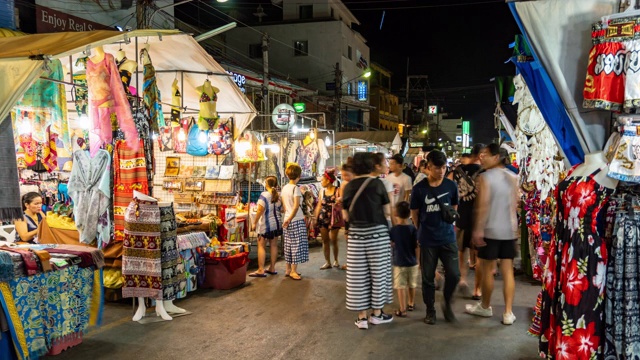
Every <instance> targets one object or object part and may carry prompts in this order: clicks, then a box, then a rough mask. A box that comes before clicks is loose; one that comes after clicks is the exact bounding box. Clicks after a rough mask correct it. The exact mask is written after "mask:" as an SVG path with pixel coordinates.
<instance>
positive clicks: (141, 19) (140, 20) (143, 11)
mask: <svg viewBox="0 0 640 360" xmlns="http://www.w3.org/2000/svg"><path fill="white" fill-rule="evenodd" d="M152 5H153V0H138V1H136V26H137V28H138V29H148V28H149V22H148V21H147V13H148V9H149V8H150V7H151V6H152Z"/></svg>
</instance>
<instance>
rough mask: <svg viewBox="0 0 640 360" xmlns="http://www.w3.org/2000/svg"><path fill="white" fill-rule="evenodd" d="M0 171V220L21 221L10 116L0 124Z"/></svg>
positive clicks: (16, 166) (16, 167) (16, 165)
mask: <svg viewBox="0 0 640 360" xmlns="http://www.w3.org/2000/svg"><path fill="white" fill-rule="evenodd" d="M0 169H2V171H0V199H2V201H1V202H0V220H1V221H13V220H17V219H22V216H23V215H22V205H21V203H20V187H19V185H18V184H19V179H18V164H17V160H16V149H15V143H14V142H13V130H12V128H11V116H10V115H9V116H7V117H6V118H5V119H4V121H2V122H0Z"/></svg>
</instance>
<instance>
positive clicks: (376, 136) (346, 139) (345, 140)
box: [336, 131, 402, 151]
mask: <svg viewBox="0 0 640 360" xmlns="http://www.w3.org/2000/svg"><path fill="white" fill-rule="evenodd" d="M362 143H369V144H381V145H384V146H386V147H388V148H391V149H392V150H395V151H399V150H400V148H401V147H402V139H401V138H400V134H398V132H397V131H347V132H339V133H336V144H338V145H350V144H353V145H357V144H362Z"/></svg>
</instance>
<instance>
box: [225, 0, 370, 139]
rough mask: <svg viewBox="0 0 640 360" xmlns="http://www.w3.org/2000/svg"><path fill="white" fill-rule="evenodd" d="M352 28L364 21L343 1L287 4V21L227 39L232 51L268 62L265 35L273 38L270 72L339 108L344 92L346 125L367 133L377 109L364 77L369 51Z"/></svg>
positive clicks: (284, 18) (290, 0) (243, 30)
mask: <svg viewBox="0 0 640 360" xmlns="http://www.w3.org/2000/svg"><path fill="white" fill-rule="evenodd" d="M352 24H359V22H358V20H357V19H356V18H355V16H354V15H353V14H352V13H351V12H350V11H349V9H347V7H346V6H345V5H344V4H343V3H342V2H341V1H337V0H283V2H282V21H277V22H270V23H264V22H263V23H258V24H256V25H254V26H251V27H239V28H236V29H233V30H230V31H228V32H227V33H225V36H224V38H225V43H226V46H228V47H229V48H230V50H231V51H232V52H234V53H241V54H244V55H246V56H248V57H249V58H251V59H253V60H255V61H262V56H263V53H262V33H266V34H268V36H269V38H270V40H269V53H268V57H269V58H268V61H269V67H270V69H273V70H274V72H276V71H277V72H279V73H286V76H287V77H289V78H292V79H296V80H297V81H300V82H302V83H305V84H308V85H309V86H310V88H313V89H317V90H318V96H319V98H318V99H316V101H315V102H317V103H322V104H326V105H333V103H334V100H335V97H336V95H340V94H341V99H340V100H341V101H340V103H341V106H340V108H341V115H342V119H343V125H344V126H345V128H363V129H364V128H368V127H369V110H370V109H371V107H370V105H369V93H370V87H369V81H368V79H366V78H364V76H363V75H364V74H365V72H366V70H367V69H368V67H369V63H368V62H369V47H368V46H367V44H366V40H365V39H364V38H363V37H362V35H360V34H359V33H358V32H356V31H355V30H353V29H352ZM336 65H337V66H338V68H339V74H340V76H336ZM280 75H281V76H282V74H280ZM337 80H339V81H337ZM338 82H339V83H338ZM337 87H338V90H341V91H337V90H336V88H337Z"/></svg>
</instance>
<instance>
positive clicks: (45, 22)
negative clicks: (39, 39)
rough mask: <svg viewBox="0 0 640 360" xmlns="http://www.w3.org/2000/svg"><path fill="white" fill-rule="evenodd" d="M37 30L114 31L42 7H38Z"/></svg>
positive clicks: (41, 31) (47, 31)
mask: <svg viewBox="0 0 640 360" xmlns="http://www.w3.org/2000/svg"><path fill="white" fill-rule="evenodd" d="M36 29H37V31H38V33H52V32H63V31H92V30H114V29H113V28H112V27H108V26H105V25H102V24H99V23H97V22H93V21H90V20H86V19H83V18H79V17H77V16H73V15H69V14H67V13H63V12H61V11H58V10H53V9H50V8H48V7H44V6H40V5H36Z"/></svg>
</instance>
